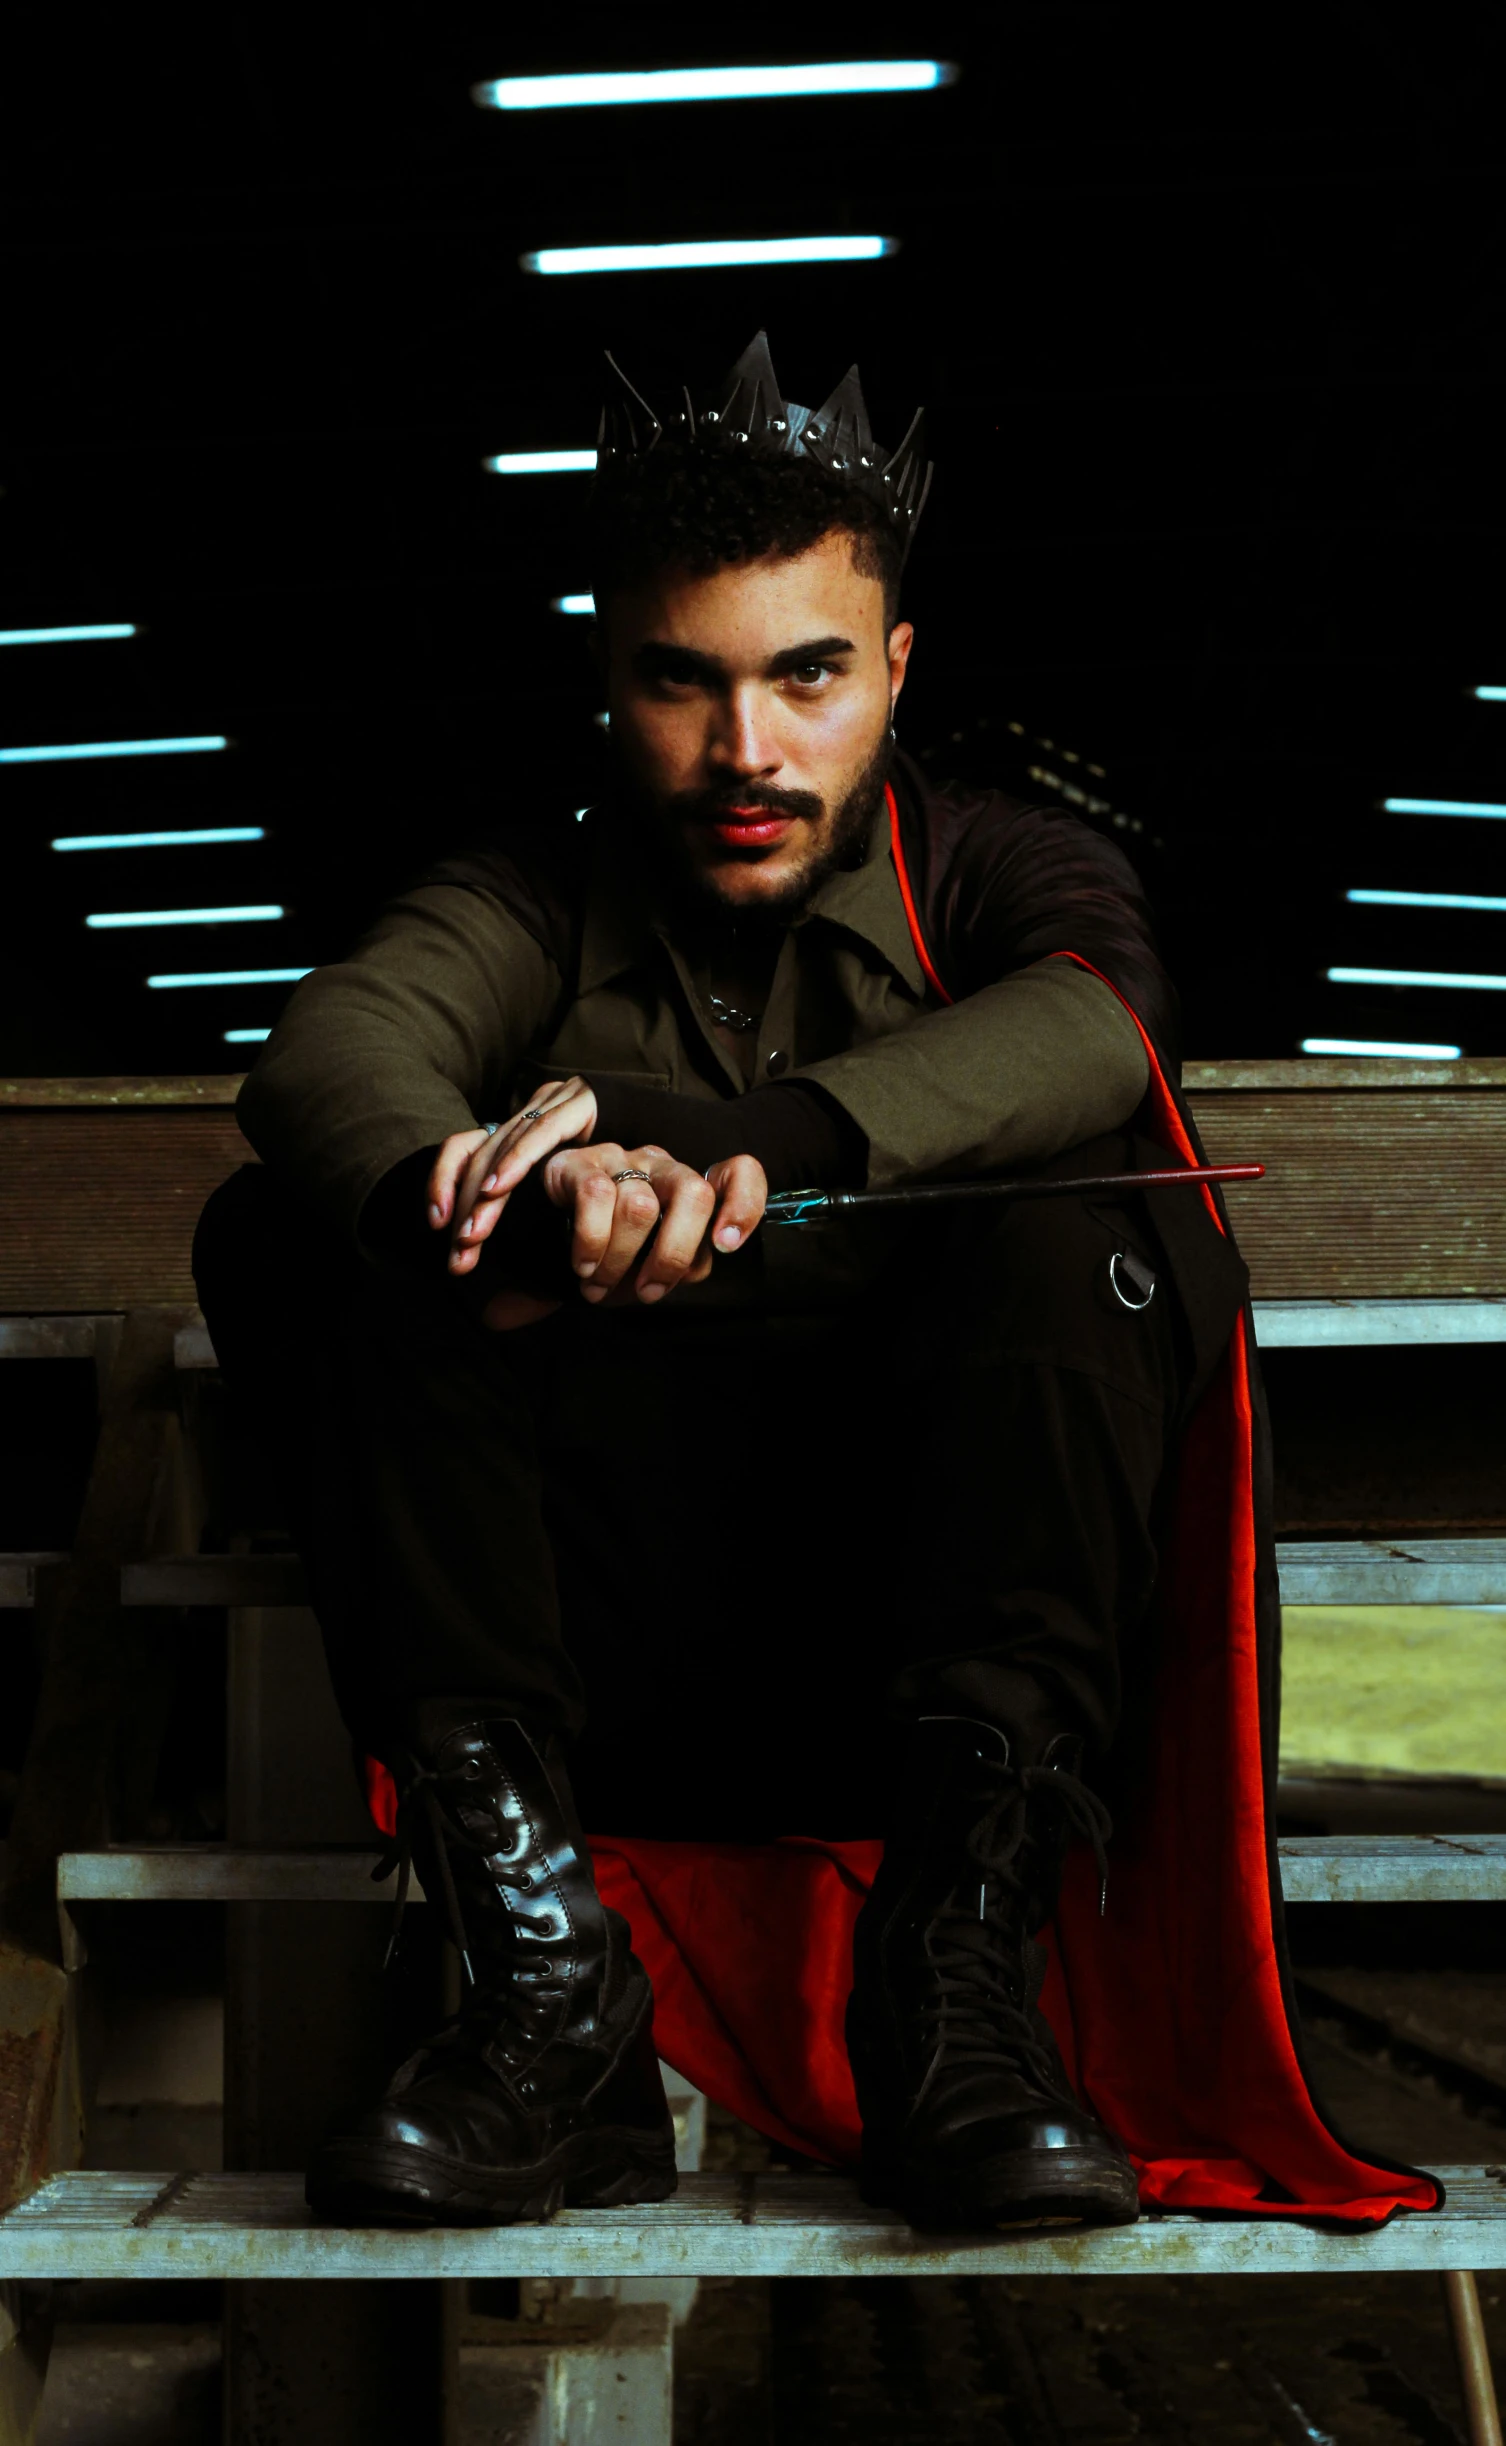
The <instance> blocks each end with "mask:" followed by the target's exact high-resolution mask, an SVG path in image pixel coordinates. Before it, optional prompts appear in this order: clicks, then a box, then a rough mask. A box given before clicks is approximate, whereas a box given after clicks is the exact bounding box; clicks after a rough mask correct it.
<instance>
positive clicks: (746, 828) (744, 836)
mask: <svg viewBox="0 0 1506 2446" xmlns="http://www.w3.org/2000/svg"><path fill="white" fill-rule="evenodd" d="M794 821H795V819H794V817H793V816H792V815H776V814H774V813H772V812H771V811H770V809H769V808H767V807H729V808H728V809H727V812H726V814H725V815H719V816H716V817H714V818H713V820H712V823H711V830H712V831H713V832H714V833H715V834H716V837H717V839H718V840H719V841H725V842H726V844H727V846H728V848H729V849H767V848H769V847H770V846H771V844H772V843H773V842H775V841H782V840H783V839H784V836H785V834H786V833H787V832H788V831H789V829H790V826H791V825H792V824H793V823H794Z"/></svg>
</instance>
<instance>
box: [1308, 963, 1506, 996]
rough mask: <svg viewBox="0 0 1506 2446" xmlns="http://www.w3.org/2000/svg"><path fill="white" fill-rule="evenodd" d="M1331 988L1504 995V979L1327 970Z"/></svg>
mask: <svg viewBox="0 0 1506 2446" xmlns="http://www.w3.org/2000/svg"><path fill="white" fill-rule="evenodd" d="M1323 973H1324V975H1325V976H1326V977H1327V979H1328V982H1329V984H1330V985H1431V986H1434V987H1436V988H1437V990H1438V991H1439V992H1440V993H1470V994H1506V977H1485V976H1474V975H1472V974H1470V972H1469V971H1467V970H1465V971H1459V970H1455V969H1451V968H1329V969H1325V970H1324V972H1323Z"/></svg>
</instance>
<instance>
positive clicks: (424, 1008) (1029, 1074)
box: [238, 818, 1148, 1237]
mask: <svg viewBox="0 0 1506 2446" xmlns="http://www.w3.org/2000/svg"><path fill="white" fill-rule="evenodd" d="M933 1001H934V998H933V997H932V996H930V995H929V994H928V990H927V986H926V980H925V976H924V973H923V971H922V969H921V965H920V961H919V958H918V956H917V953H916V950H915V946H914V943H913V942H912V940H911V936H910V930H909V926H908V924H907V921H906V917H905V910H904V903H903V901H902V899H901V896H900V889H899V881H898V877H897V875H896V873H895V869H894V864H893V860H892V856H891V854H890V849H889V843H888V835H887V830H886V829H884V828H883V827H877V828H876V829H875V833H874V836H873V840H872V843H871V845H870V848H869V852H868V855H867V858H866V860H865V862H864V863H863V864H862V865H861V866H858V867H856V868H852V869H848V870H844V871H840V872H838V873H836V874H833V875H830V876H828V877H827V879H826V881H825V882H824V883H822V885H821V886H820V888H819V889H818V891H817V892H816V893H815V895H814V897H813V898H812V900H811V902H810V904H809V906H808V907H807V908H806V909H805V910H804V911H803V912H802V914H801V915H800V916H799V917H798V918H797V919H796V920H795V921H794V923H793V924H792V925H791V927H790V929H789V931H788V933H787V935H786V937H785V940H784V943H783V945H782V948H781V950H780V953H779V959H778V964H777V967H776V969H775V972H774V977H773V982H772V987H771V990H770V993H769V996H768V1001H767V1005H766V1008H765V1010H764V1012H763V1015H762V1018H761V1020H760V1022H759V1028H758V1038H757V1047H756V1054H755V1059H754V1064H753V1069H752V1078H753V1080H754V1082H755V1086H754V1088H753V1092H756V1091H757V1090H756V1083H757V1082H761V1081H763V1080H764V1079H774V1078H783V1079H792V1078H802V1079H809V1080H812V1081H815V1082H816V1083H818V1084H819V1085H820V1086H821V1087H822V1088H823V1089H824V1090H825V1091H826V1093H827V1094H828V1095H829V1096H831V1097H833V1098H834V1099H835V1101H836V1102H837V1103H838V1104H839V1105H841V1106H842V1107H843V1108H844V1110H845V1111H846V1112H847V1113H849V1114H850V1115H851V1117H852V1119H853V1120H854V1121H855V1122H856V1123H857V1124H858V1126H859V1127H860V1128H861V1129H862V1130H863V1131H864V1132H865V1134H866V1136H867V1139H868V1146H869V1157H868V1179H869V1183H870V1184H871V1185H875V1186H876V1185H878V1184H881V1183H889V1182H893V1181H897V1180H906V1179H910V1178H912V1177H913V1178H920V1177H926V1176H931V1177H935V1176H938V1175H956V1174H968V1173H973V1172H983V1171H993V1170H997V1169H999V1168H1000V1167H1003V1166H1007V1165H1016V1164H1022V1163H1033V1162H1039V1161H1043V1160H1044V1159H1045V1158H1046V1157H1048V1156H1051V1155H1055V1154H1058V1153H1060V1152H1061V1151H1062V1150H1063V1149H1065V1148H1067V1147H1071V1146H1075V1145H1077V1144H1078V1143H1079V1142H1080V1141H1082V1140H1083V1139H1086V1138H1092V1137H1096V1136H1097V1135H1098V1134H1099V1133H1100V1132H1102V1131H1105V1130H1110V1129H1116V1128H1119V1127H1120V1126H1122V1125H1123V1124H1124V1123H1126V1122H1127V1121H1128V1120H1129V1119H1130V1117H1131V1115H1132V1114H1133V1113H1134V1111H1135V1109H1136V1107H1137V1105H1138V1104H1139V1102H1140V1099H1141V1097H1142V1095H1143V1094H1144V1092H1145V1087H1146V1082H1147V1076H1148V1072H1147V1064H1146V1058H1145V1053H1144V1050H1143V1047H1142V1044H1141V1041H1140V1035H1139V1031H1138V1029H1137V1028H1136V1026H1135V1023H1134V1021H1133V1020H1132V1019H1131V1017H1130V1016H1129V1013H1128V1012H1127V1011H1126V1010H1125V1008H1124V1006H1123V1004H1122V1003H1121V1002H1120V1000H1119V998H1118V996H1117V995H1116V994H1115V993H1114V992H1113V991H1112V989H1111V988H1110V987H1109V986H1107V985H1105V984H1103V983H1102V982H1101V981H1100V980H1099V979H1098V978H1097V977H1095V976H1092V975H1090V974H1088V972H1087V971H1086V970H1084V969H1081V968H1079V967H1077V966H1076V965H1074V963H1072V962H1071V961H1069V960H1062V959H1048V960H1041V961H1039V962H1037V963H1036V964H1035V965H1033V966H1031V967H1028V968H1023V969H1020V970H1017V971H1016V972H1015V973H1014V974H1012V975H1010V976H1006V977H1004V978H1001V979H1000V980H999V982H998V983H997V984H993V985H988V986H985V987H984V988H983V989H982V990H981V991H980V992H978V993H975V994H971V995H969V996H968V997H967V998H966V1000H964V1001H960V1002H958V1003H956V1004H954V1005H953V1006H952V1007H951V1008H946V1009H936V1008H934V1007H929V1008H928V1007H927V1006H928V1003H933ZM577 1070H590V1071H597V1072H616V1073H618V1074H619V1075H623V1076H630V1077H632V1078H634V1079H636V1080H638V1081H639V1082H640V1083H641V1084H643V1085H645V1086H659V1087H666V1088H671V1089H674V1090H676V1091H677V1092H678V1093H680V1094H683V1095H690V1096H721V1097H731V1096H736V1095H742V1094H745V1093H747V1092H749V1089H748V1087H747V1085H746V1084H745V1081H744V1078H743V1075H742V1072H741V1070H740V1069H739V1067H738V1064H737V1063H736V1061H735V1060H734V1058H733V1056H732V1054H731V1052H730V1050H729V1048H728V1046H727V1044H726V1042H725V1040H724V1039H723V1038H722V1037H721V1036H719V1034H718V1032H717V1031H716V1030H715V1029H714V1028H713V1026H712V1024H711V1021H710V1017H709V1014H708V1013H707V1012H706V1010H705V1009H704V1007H703V1005H702V1002H701V999H700V997H699V995H698V993H697V991H696V987H695V984H694V981H693V979H692V975H691V972H690V969H689V967H688V966H687V963H686V958H685V955H684V952H683V950H682V948H681V947H680V946H679V945H678V944H677V943H676V941H675V938H674V933H673V931H672V928H671V924H670V922H669V920H668V918H667V917H666V915H665V912H664V909H663V907H662V906H660V905H659V904H658V903H657V902H656V899H655V897H654V891H653V886H652V883H651V881H650V879H649V871H648V870H647V869H646V867H645V862H644V861H643V859H642V857H641V855H640V854H639V851H638V847H637V844H636V841H635V836H634V833H633V830H632V828H631V825H630V823H629V821H628V820H627V819H624V818H618V819H615V820H613V819H609V820H608V821H606V822H605V823H604V824H603V825H602V827H601V832H600V837H599V839H598V841H597V844H596V846H595V849H594V852H593V856H592V862H591V867H590V870H589V878H588V883H587V894H586V904H585V911H584V925H583V929H582V934H581V942H580V960H579V969H578V974H577V976H576V979H575V982H574V991H573V994H571V995H569V996H568V997H567V995H566V986H565V980H564V978H563V977H562V976H561V975H560V973H559V970H558V969H557V968H556V966H555V964H554V962H553V960H552V959H551V958H550V956H549V955H548V953H546V952H545V951H544V950H543V949H542V948H541V946H540V944H539V943H538V942H536V941H535V940H534V937H533V936H532V935H531V934H530V933H529V932H528V930H527V928H526V927H525V926H523V925H522V924H521V923H520V921H519V919H518V918H517V917H516V916H514V915H513V913H512V912H511V910H510V909H508V908H507V907H506V906H505V904H504V903H503V901H502V900H501V899H500V898H499V897H498V895H497V894H496V893H495V892H493V891H490V890H487V889H484V888H481V887H480V886H478V885H477V884H476V883H475V882H474V881H464V882H453V883H452V882H446V881H444V880H442V879H440V880H429V881H425V882H423V883H421V884H419V885H417V886H415V887H414V888H413V889H412V890H410V891H407V892H405V893H404V894H402V896H401V897H400V898H398V899H396V900H394V901H392V902H391V903H390V904H389V905H388V907H387V908H386V909H384V910H383V912H382V914H381V916H380V917H379V918H378V919H377V922H376V924H375V925H374V926H373V927H372V928H371V930H370V932H369V933H368V934H367V935H366V936H365V937H364V938H363V939H362V940H361V941H360V942H359V943H357V944H356V946H355V948H354V949H353V950H352V951H351V952H350V953H349V954H348V956H347V957H346V958H345V959H343V960H337V961H334V962H332V963H331V964H330V965H329V966H328V967H325V968H317V969H314V970H313V971H312V972H311V973H310V975H308V976H307V977H306V978H304V980H303V982H302V983H301V984H300V985H299V986H298V988H297V989H296V991H295V992H294V994H293V995H292V997H291V999H290V1000H289V1002H288V1005H287V1008H286V1009H285V1011H284V1013H283V1016H282V1018H281V1019H280V1020H279V1022H278V1024H277V1026H276V1027H275V1028H274V1029H273V1031H272V1034H271V1037H270V1038H269V1040H268V1042H267V1044H266V1045H265V1047H264V1048H263V1050H262V1053H261V1055H260V1058H259V1059H258V1061H257V1063H256V1066H255V1068H254V1069H253V1070H252V1072H251V1074H250V1076H249V1077H248V1079H247V1080H246V1083H245V1085H244V1087H243V1088H242V1090H241V1095H240V1102H239V1106H238V1112H239V1117H240V1121H241V1126H242V1128H243V1129H244V1131H245V1133H246V1136H247V1137H248V1138H249V1139H250V1141H251V1144H252V1145H253V1147H254V1148H255V1149H256V1151H257V1153H258V1154H259V1155H260V1156H261V1157H262V1158H263V1159H264V1160H265V1161H266V1162H268V1163H270V1164H274V1165H276V1166H278V1167H279V1168H280V1169H283V1170H285V1171H286V1172H288V1173H289V1174H291V1175H292V1176H293V1177H294V1178H295V1179H296V1180H297V1181H299V1182H300V1183H301V1184H302V1185H303V1186H304V1187H305V1188H306V1189H307V1190H308V1191H309V1193H310V1195H311V1199H312V1202H313V1203H314V1205H315V1206H316V1208H317V1209H318V1210H319V1211H320V1212H322V1213H323V1214H324V1216H325V1217H326V1218H327V1219H328V1220H329V1221H330V1222H331V1223H333V1224H334V1225H335V1226H336V1227H337V1228H338V1229H339V1230H340V1231H341V1232H342V1233H349V1234H350V1235H352V1237H354V1236H355V1235H357V1234H358V1232H359V1226H360V1216H361V1210H362V1207H363V1206H364V1204H365V1201H366V1199H367V1197H368V1196H369V1195H370V1193H371V1191H372V1190H373V1189H374V1188H375V1186H376V1184H377V1182H378V1181H379V1180H381V1178H382V1177H383V1175H384V1174H385V1173H386V1172H388V1171H390V1170H391V1168H392V1166H393V1165H394V1164H396V1163H399V1162H400V1161H401V1160H402V1159H403V1158H404V1157H405V1156H407V1155H411V1154H413V1153H414V1152H415V1151H416V1150H417V1149H418V1148H420V1147H426V1146H432V1145H434V1144H435V1143H436V1142H437V1141H438V1140H440V1139H442V1138H445V1137H448V1136H449V1135H450V1134H451V1132H453V1131H457V1130H465V1129H470V1128H472V1127H473V1126H474V1125H475V1123H476V1122H477V1121H488V1122H489V1121H498V1120H502V1119H504V1118H506V1116H507V1115H508V1114H509V1113H511V1112H513V1111H516V1110H517V1109H519V1108H520V1106H521V1105H523V1104H525V1103H526V1102H527V1101H528V1099H529V1097H530V1096H531V1094H532V1092H533V1090H534V1088H535V1087H536V1086H537V1085H538V1083H539V1081H540V1080H541V1079H543V1078H548V1077H568V1076H569V1075H571V1073H572V1072H574V1071H577ZM670 1152H671V1154H673V1152H674V1149H673V1148H672V1147H671V1149H670Z"/></svg>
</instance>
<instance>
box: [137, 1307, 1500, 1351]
mask: <svg viewBox="0 0 1506 2446" xmlns="http://www.w3.org/2000/svg"><path fill="white" fill-rule="evenodd" d="M1254 1305H1255V1339H1256V1341H1257V1342H1258V1343H1259V1344H1260V1346H1261V1348H1262V1349H1263V1350H1311V1349H1314V1348H1334V1349H1340V1348H1343V1347H1345V1346H1346V1345H1347V1346H1348V1347H1351V1348H1353V1347H1356V1346H1363V1345H1364V1344H1367V1343H1376V1342H1390V1343H1402V1342H1506V1299H1491V1298H1485V1299H1258V1300H1256V1302H1255V1303H1254ZM173 1358H174V1362H175V1364H176V1365H177V1366H179V1367H216V1366H218V1364H219V1362H218V1361H217V1359H216V1358H215V1355H214V1345H213V1343H212V1342H211V1341H210V1339H209V1330H208V1327H207V1326H204V1325H185V1326H182V1327H180V1329H179V1331H178V1332H177V1333H176V1334H175V1335H174V1337H173Z"/></svg>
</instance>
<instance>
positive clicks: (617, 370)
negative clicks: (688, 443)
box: [596, 349, 664, 458]
mask: <svg viewBox="0 0 1506 2446" xmlns="http://www.w3.org/2000/svg"><path fill="white" fill-rule="evenodd" d="M605 355H606V360H607V395H606V398H605V399H604V401H603V402H602V409H601V423H600V426H599V428H598V430H597V436H596V447H597V452H598V455H599V456H600V457H603V458H605V457H609V456H612V457H614V456H616V455H617V454H618V453H622V454H623V455H625V456H627V457H630V458H639V457H641V456H642V454H643V452H644V451H646V450H652V448H653V446H654V444H655V442H656V441H657V440H658V439H659V436H660V434H661V433H662V432H663V430H664V427H663V426H662V425H661V424H660V422H659V419H658V417H657V416H656V415H655V414H654V411H653V409H652V408H651V407H650V406H649V404H648V401H647V400H646V399H645V398H644V396H643V394H642V392H641V391H635V390H634V388H633V385H632V384H631V383H630V382H629V380H628V378H627V376H626V374H625V373H624V372H623V370H622V368H621V366H620V365H619V364H618V362H617V360H616V358H615V357H614V356H613V354H612V352H611V350H610V349H607V350H606V351H605Z"/></svg>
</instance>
